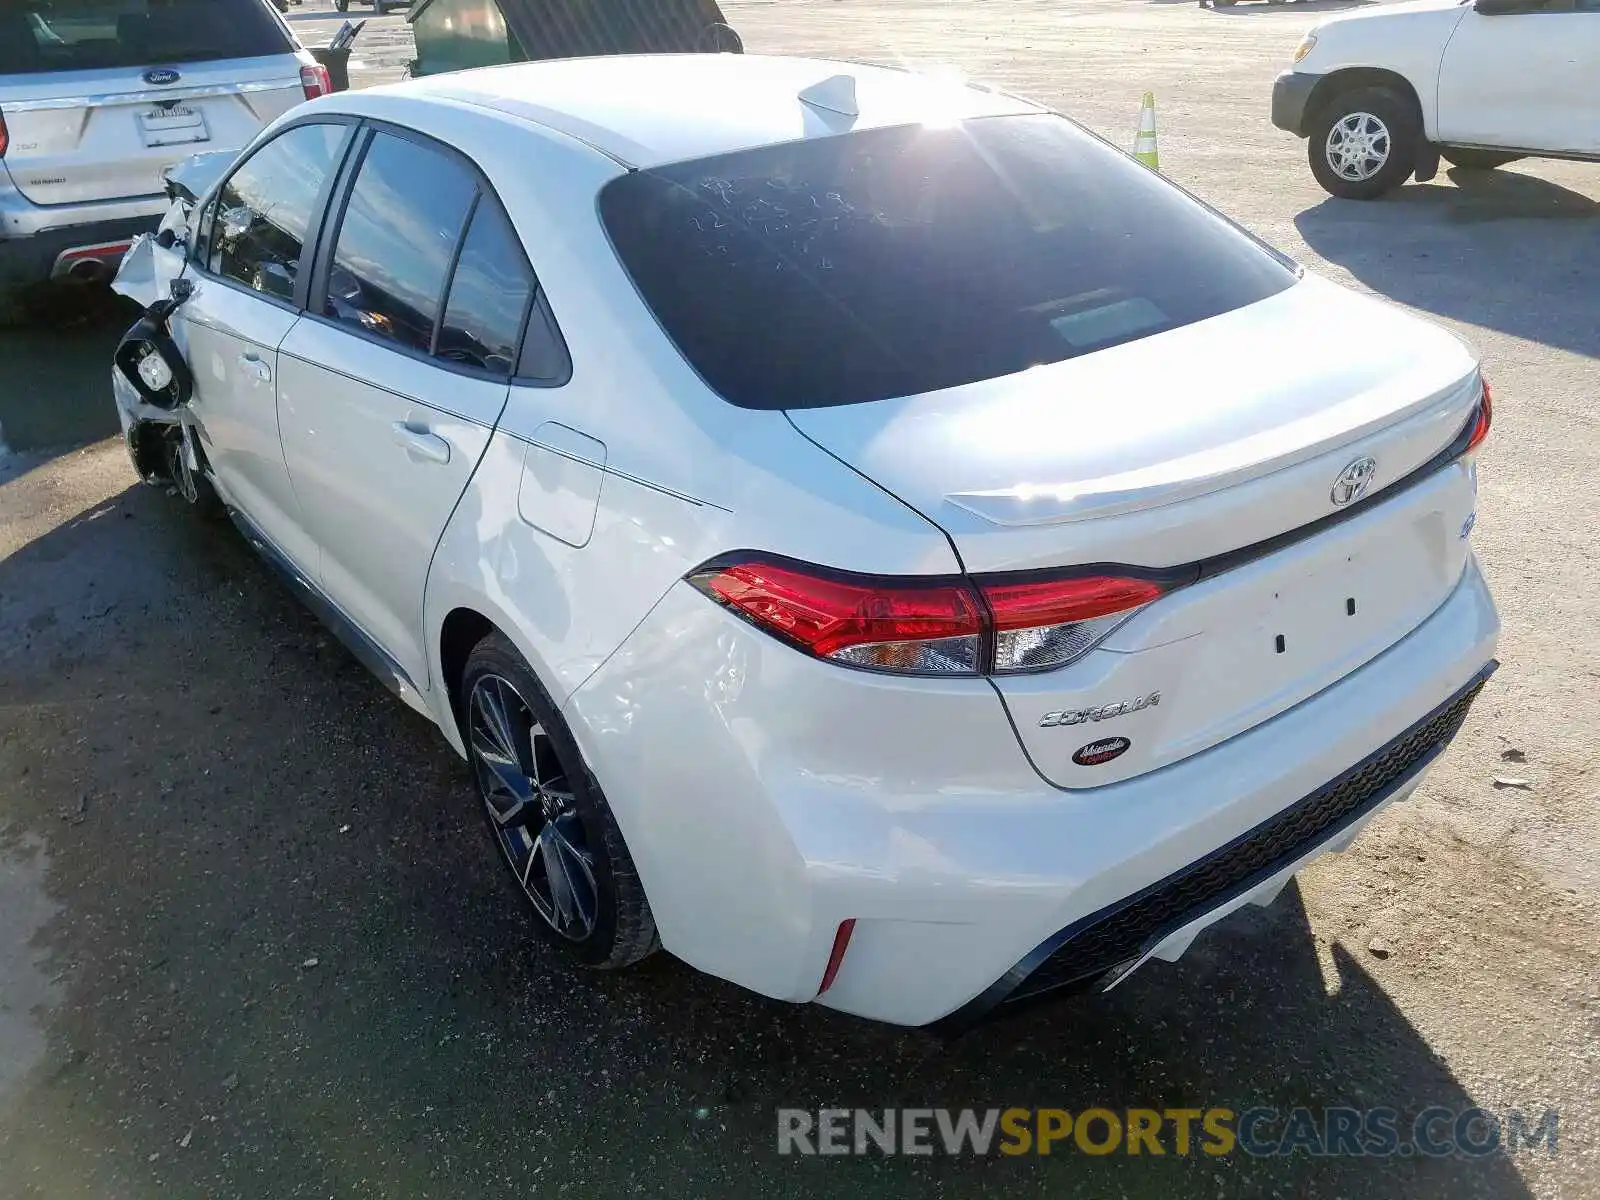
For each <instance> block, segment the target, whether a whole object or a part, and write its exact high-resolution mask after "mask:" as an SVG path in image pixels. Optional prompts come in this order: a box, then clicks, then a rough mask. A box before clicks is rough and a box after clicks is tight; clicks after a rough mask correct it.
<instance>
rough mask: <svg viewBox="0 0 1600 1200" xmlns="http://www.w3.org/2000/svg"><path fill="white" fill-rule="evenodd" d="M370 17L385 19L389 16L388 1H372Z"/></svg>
mask: <svg viewBox="0 0 1600 1200" xmlns="http://www.w3.org/2000/svg"><path fill="white" fill-rule="evenodd" d="M372 15H373V16H375V17H386V16H388V15H389V0H372Z"/></svg>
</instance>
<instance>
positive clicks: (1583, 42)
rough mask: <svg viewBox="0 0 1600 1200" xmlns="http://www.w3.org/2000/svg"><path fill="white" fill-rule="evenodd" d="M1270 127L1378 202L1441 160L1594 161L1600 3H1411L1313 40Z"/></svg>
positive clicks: (1334, 21) (1482, 164)
mask: <svg viewBox="0 0 1600 1200" xmlns="http://www.w3.org/2000/svg"><path fill="white" fill-rule="evenodd" d="M1272 123H1273V124H1274V125H1276V126H1278V128H1280V129H1287V130H1288V131H1289V132H1290V133H1293V134H1297V135H1298V136H1300V137H1303V138H1307V139H1308V140H1309V143H1310V145H1309V152H1310V159H1311V171H1312V174H1314V175H1315V176H1316V177H1317V182H1318V183H1320V184H1321V185H1322V186H1323V187H1324V188H1325V189H1326V190H1327V191H1328V192H1330V193H1331V194H1333V195H1335V196H1341V197H1344V198H1345V199H1350V200H1370V199H1373V198H1374V197H1377V196H1381V195H1382V194H1383V193H1385V192H1387V191H1389V190H1390V189H1392V188H1395V187H1398V186H1399V185H1400V184H1401V183H1403V182H1404V181H1405V180H1406V178H1407V177H1409V176H1412V175H1415V177H1416V178H1417V179H1418V180H1423V181H1426V180H1428V179H1432V178H1433V176H1434V175H1435V174H1436V173H1437V172H1438V169H1439V159H1440V157H1441V156H1442V157H1443V158H1445V159H1446V160H1447V161H1449V162H1451V163H1453V164H1455V165H1456V166H1458V167H1464V168H1468V169H1474V170H1490V169H1493V168H1494V167H1498V166H1500V165H1502V164H1504V163H1508V162H1511V161H1512V160H1514V159H1517V158H1527V157H1540V158H1573V159H1585V160H1589V161H1594V162H1600V0H1406V2H1404V3H1400V4H1388V5H1374V6H1373V7H1370V8H1361V9H1357V10H1354V11H1352V12H1346V13H1341V14H1339V15H1338V16H1336V17H1331V18H1329V19H1328V20H1326V21H1324V22H1322V23H1321V24H1320V25H1317V26H1316V27H1315V28H1313V29H1312V30H1311V32H1309V33H1308V34H1306V36H1305V38H1304V40H1302V41H1301V43H1300V45H1299V47H1298V48H1297V49H1296V51H1295V66H1294V68H1293V69H1292V70H1289V71H1285V72H1284V73H1283V74H1281V75H1279V76H1278V79H1277V82H1276V84H1275V85H1274V86H1273V89H1272Z"/></svg>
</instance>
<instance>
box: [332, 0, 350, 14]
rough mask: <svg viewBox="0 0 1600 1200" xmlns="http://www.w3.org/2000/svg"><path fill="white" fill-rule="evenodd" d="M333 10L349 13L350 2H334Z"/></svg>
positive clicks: (334, 0) (347, 0)
mask: <svg viewBox="0 0 1600 1200" xmlns="http://www.w3.org/2000/svg"><path fill="white" fill-rule="evenodd" d="M333 9H334V11H335V12H349V11H350V0H333Z"/></svg>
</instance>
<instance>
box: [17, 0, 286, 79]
mask: <svg viewBox="0 0 1600 1200" xmlns="http://www.w3.org/2000/svg"><path fill="white" fill-rule="evenodd" d="M292 49H293V47H292V46H291V45H290V43H289V39H288V38H287V37H285V36H284V32H283V28H282V26H280V25H279V24H278V22H277V21H276V20H274V19H273V16H272V14H271V13H270V12H268V11H267V8H266V5H265V4H264V3H263V0H0V72H3V73H13V72H31V71H85V70H94V69H104V68H108V67H148V66H170V65H171V64H173V63H186V62H204V61H206V60H209V59H218V58H252V57H256V56H258V55H263V54H286V53H288V52H289V51H291V50H292Z"/></svg>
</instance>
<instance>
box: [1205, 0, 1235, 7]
mask: <svg viewBox="0 0 1600 1200" xmlns="http://www.w3.org/2000/svg"><path fill="white" fill-rule="evenodd" d="M1237 3H1239V0H1211V7H1212V8H1232V7H1233V6H1234V5H1235V4H1237Z"/></svg>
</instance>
